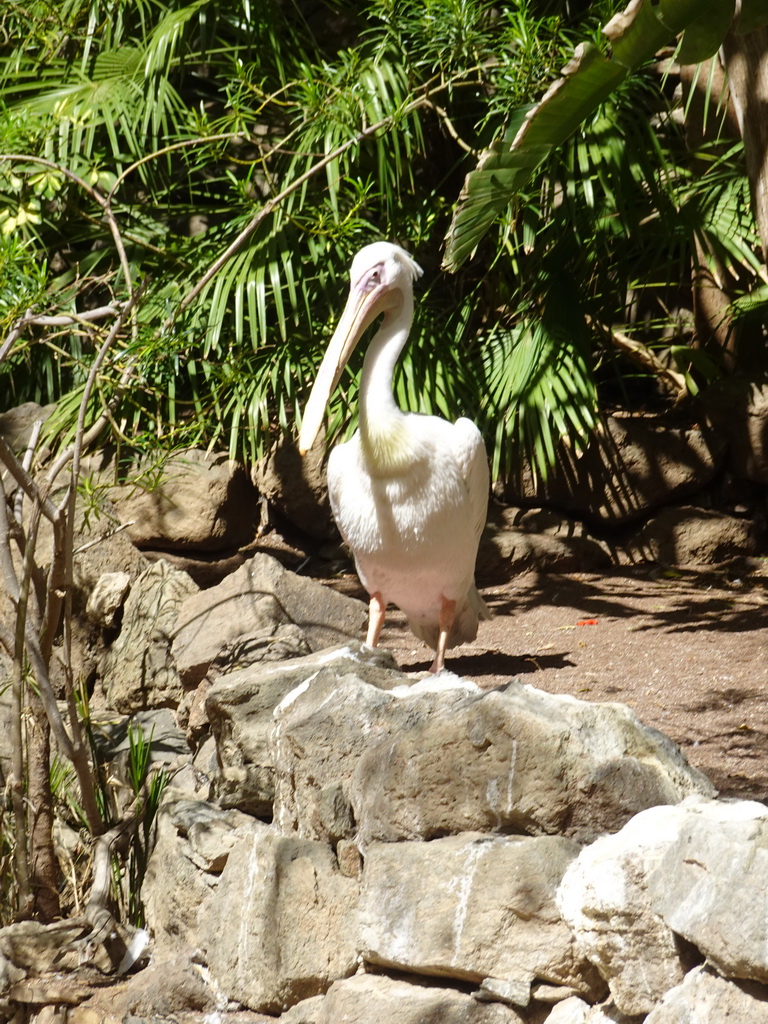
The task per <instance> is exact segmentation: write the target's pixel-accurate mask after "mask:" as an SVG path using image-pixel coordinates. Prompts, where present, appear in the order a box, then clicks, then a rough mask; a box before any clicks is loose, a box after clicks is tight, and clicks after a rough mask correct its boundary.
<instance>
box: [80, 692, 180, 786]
mask: <svg viewBox="0 0 768 1024" xmlns="http://www.w3.org/2000/svg"><path fill="white" fill-rule="evenodd" d="M91 726H92V729H93V739H94V746H95V748H96V751H97V753H98V757H99V762H100V763H101V764H102V765H105V766H106V765H109V773H110V776H111V777H112V778H114V779H116V780H117V779H119V780H120V781H121V782H122V783H123V784H124V787H125V794H126V797H127V799H128V800H131V799H133V790H132V787H131V782H130V772H129V766H130V750H131V737H132V736H133V737H135V738H139V739H140V740H141V741H142V742H144V743H146V744H147V746H148V748H149V749H148V752H147V764H148V766H149V767H152V766H155V767H158V768H161V767H168V765H170V764H172V763H173V762H176V761H177V759H178V758H183V757H185V756H188V755H189V753H190V750H189V747H188V746H187V741H186V739H185V736H184V733H183V732H182V731H181V730H180V729H179V728H178V727H177V725H176V722H175V720H174V716H173V713H172V712H171V711H170V710H169V709H168V708H158V709H156V710H154V711H137V712H135V713H134V714H133V715H130V716H128V715H125V716H124V715H115V714H114V713H109V714H108V715H105V714H104V713H103V712H99V711H93V712H92V715H91Z"/></svg>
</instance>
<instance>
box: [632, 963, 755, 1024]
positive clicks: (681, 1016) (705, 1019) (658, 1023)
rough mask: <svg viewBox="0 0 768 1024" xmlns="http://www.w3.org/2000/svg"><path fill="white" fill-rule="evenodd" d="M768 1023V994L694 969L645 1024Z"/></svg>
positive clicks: (699, 968) (665, 997) (746, 983)
mask: <svg viewBox="0 0 768 1024" xmlns="http://www.w3.org/2000/svg"><path fill="white" fill-rule="evenodd" d="M724 1021H727V1024H768V993H767V992H766V990H765V988H763V987H762V986H760V985H755V984H754V983H750V982H742V983H741V984H738V983H735V982H733V981H729V980H727V979H726V978H722V977H720V976H719V975H717V974H716V973H715V972H714V971H710V970H707V969H706V968H704V967H697V968H695V969H694V970H692V971H691V972H690V974H687V975H686V977H685V979H684V981H683V982H682V983H681V984H680V985H678V986H676V987H675V988H673V989H670V990H669V992H667V993H666V995H665V996H664V998H663V999H662V1000H661V1002H660V1003H659V1004H658V1006H656V1007H655V1008H654V1009H653V1010H651V1012H650V1013H649V1014H648V1016H647V1017H646V1018H645V1022H644V1024H723V1022H724Z"/></svg>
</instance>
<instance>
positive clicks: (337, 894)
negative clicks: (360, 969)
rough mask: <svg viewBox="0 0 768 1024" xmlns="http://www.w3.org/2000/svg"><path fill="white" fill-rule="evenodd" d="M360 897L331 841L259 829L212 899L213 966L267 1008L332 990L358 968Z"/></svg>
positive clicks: (256, 1006) (243, 998)
mask: <svg viewBox="0 0 768 1024" xmlns="http://www.w3.org/2000/svg"><path fill="white" fill-rule="evenodd" d="M357 902H358V884H357V882H356V881H355V880H353V879H351V878H347V877H345V876H344V875H342V874H341V872H340V871H339V868H338V864H337V862H336V857H335V856H334V853H333V850H332V849H331V847H330V846H328V845H326V844H325V843H316V842H312V841H311V840H306V839H298V838H296V837H294V836H281V835H279V834H278V833H277V832H276V830H274V829H270V828H267V827H266V826H264V828H263V829H262V830H254V831H253V832H252V833H251V835H249V836H247V837H246V838H244V839H243V840H242V841H241V842H240V843H239V844H238V845H237V846H236V847H235V848H234V849H233V850H232V852H231V853H230V854H229V856H228V858H227V863H226V865H225V867H224V870H223V871H222V873H221V877H220V879H219V883H218V887H217V893H216V899H215V900H214V901H213V902H212V903H210V904H209V906H208V911H207V915H206V929H207V953H208V963H209V965H210V968H211V971H212V973H213V975H214V977H215V978H216V980H217V982H218V984H219V985H220V986H221V988H222V989H223V990H224V991H225V992H226V993H227V995H228V996H229V997H230V998H231V999H235V1000H237V1001H238V1002H240V1003H243V1004H244V1005H246V1006H248V1007H250V1008H251V1009H253V1010H260V1011H263V1012H267V1013H279V1012H280V1011H281V1010H285V1009H287V1008H288V1007H289V1006H292V1005H293V1004H294V1003H297V1002H299V1001H300V1000H302V999H307V998H309V997H311V996H315V995H318V994H320V993H322V992H325V991H326V990H327V989H328V988H329V987H330V985H331V984H332V982H333V981H335V980H337V979H339V978H344V977H348V976H350V975H352V974H354V972H355V970H356V968H357V936H358V930H357Z"/></svg>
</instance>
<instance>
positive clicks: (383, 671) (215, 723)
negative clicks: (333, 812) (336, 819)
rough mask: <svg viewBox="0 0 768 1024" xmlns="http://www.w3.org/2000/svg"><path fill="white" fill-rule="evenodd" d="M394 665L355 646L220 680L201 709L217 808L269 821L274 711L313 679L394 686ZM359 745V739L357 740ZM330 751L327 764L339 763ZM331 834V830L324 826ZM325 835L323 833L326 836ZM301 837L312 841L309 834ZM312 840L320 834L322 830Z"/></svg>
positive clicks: (378, 653)
mask: <svg viewBox="0 0 768 1024" xmlns="http://www.w3.org/2000/svg"><path fill="white" fill-rule="evenodd" d="M394 667H395V666H394V662H393V660H392V658H391V656H390V655H389V654H387V653H386V652H385V651H381V650H377V651H372V650H370V649H366V650H365V651H364V650H363V648H362V646H361V645H360V644H359V643H358V642H357V641H351V642H350V644H349V645H348V646H345V647H342V648H340V649H334V650H333V651H321V652H319V653H317V654H313V655H309V656H307V657H299V658H291V659H289V660H287V661H282V662H278V663H272V664H267V663H264V662H262V663H260V664H257V665H252V666H251V667H249V668H244V669H241V670H239V671H234V672H228V673H224V674H223V675H220V676H219V677H218V678H217V679H216V680H215V682H213V684H212V685H211V687H210V688H209V690H208V692H207V696H206V701H205V708H206V712H207V717H208V720H209V722H210V726H211V731H212V734H213V736H214V738H215V740H216V748H217V756H218V762H219V771H218V773H217V775H216V778H215V785H214V788H215V793H216V797H217V799H218V801H219V803H220V804H221V805H222V806H223V807H239V808H240V809H241V810H245V811H248V812H249V813H250V814H255V815H258V816H261V817H267V818H268V817H271V816H272V805H273V802H274V798H275V772H276V765H275V762H276V759H277V758H278V754H279V747H278V751H277V753H276V749H275V745H274V739H273V733H274V729H275V709H276V708H277V707H278V706H279V705H280V704H281V702H282V701H283V700H284V698H286V697H287V696H288V695H289V694H291V693H293V692H298V691H297V687H300V686H304V685H306V682H307V680H308V679H310V678H312V677H313V676H316V675H317V674H319V673H320V674H322V673H328V672H332V673H333V677H334V678H342V677H344V676H345V675H347V674H355V675H358V674H359V675H362V676H363V678H365V679H366V680H367V681H368V682H369V683H371V684H372V685H374V686H382V687H383V686H386V685H387V684H388V683H389V685H394V682H393V679H392V675H393V673H392V670H393V669H394ZM360 739H361V741H363V740H364V737H363V736H362V734H361V736H360ZM343 753H344V752H343V750H342V749H341V748H340V747H338V746H337V747H336V748H335V749H334V747H333V746H331V747H330V748H329V749H328V751H327V756H328V758H329V759H333V758H334V757H335V758H339V757H343ZM329 830H330V831H331V832H333V831H334V830H333V827H332V826H329ZM326 831H328V830H326ZM302 834H306V835H312V834H313V833H311V832H304V833H302ZM317 834H318V835H321V834H326V832H323V831H322V830H321V831H319V832H318V833H317Z"/></svg>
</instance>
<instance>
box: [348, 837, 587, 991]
mask: <svg viewBox="0 0 768 1024" xmlns="http://www.w3.org/2000/svg"><path fill="white" fill-rule="evenodd" d="M579 849H580V847H579V846H578V844H577V843H574V842H572V841H571V840H568V839H563V838H561V837H557V836H542V837H539V838H536V839H534V838H530V837H524V836H515V837H509V836H493V837H492V836H484V835H479V834H477V833H465V834H462V835H457V836H449V837H447V838H445V839H435V840H433V841H432V842H428V843H423V842H411V843H408V842H402V843H372V844H371V845H370V846H369V847H368V848H367V850H366V854H365V867H364V870H363V876H362V890H361V898H360V908H361V910H360V914H361V941H362V947H363V956H364V958H365V960H366V961H367V962H368V963H373V964H376V965H379V966H384V967H386V968H389V969H391V970H396V971H409V972H414V973H417V974H421V975H427V976H429V975H434V976H437V977H445V978H451V979H454V980H458V981H472V982H483V981H485V980H486V979H493V981H494V982H496V983H498V982H501V983H502V985H501V986H497V991H500V992H503V993H505V994H506V997H507V1001H509V1002H514V1003H516V1004H517V1005H519V1006H527V1005H528V1003H529V1001H530V998H531V986H532V985H533V983H534V981H539V982H545V983H547V984H548V985H554V986H565V987H566V988H567V989H569V990H570V991H571V992H572V991H576V992H580V993H582V994H586V995H589V996H591V997H592V998H593V999H595V998H597V997H599V996H600V995H601V994H602V993H603V991H604V984H603V983H602V982H601V981H600V978H599V976H598V974H597V972H596V971H595V970H594V968H593V967H592V966H591V965H590V964H589V962H588V961H587V960H586V959H585V958H584V957H583V955H582V954H581V953H580V952H579V951H578V949H577V948H576V945H575V941H574V937H573V934H572V932H571V930H570V928H569V927H568V926H567V925H566V924H565V922H564V921H563V919H562V918H561V916H560V914H559V912H558V910H557V907H556V905H555V892H556V890H557V887H558V885H559V883H560V879H561V878H562V875H563V872H564V871H565V869H566V867H567V866H568V864H569V863H570V862H571V861H572V860H573V859H574V857H576V856H577V854H578V852H579ZM484 987H485V990H486V991H489V990H491V991H492V990H493V986H489V985H487V984H486V985H485V986H484Z"/></svg>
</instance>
